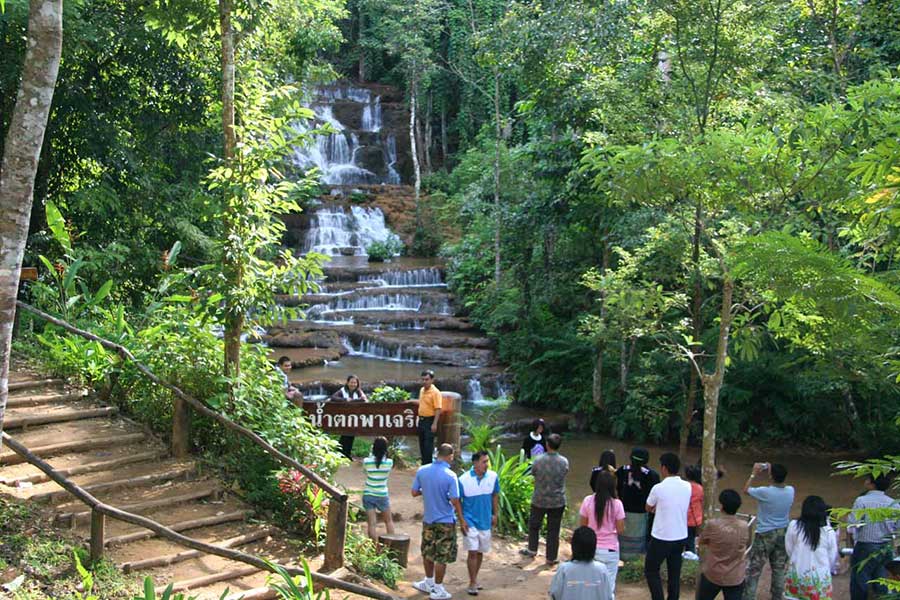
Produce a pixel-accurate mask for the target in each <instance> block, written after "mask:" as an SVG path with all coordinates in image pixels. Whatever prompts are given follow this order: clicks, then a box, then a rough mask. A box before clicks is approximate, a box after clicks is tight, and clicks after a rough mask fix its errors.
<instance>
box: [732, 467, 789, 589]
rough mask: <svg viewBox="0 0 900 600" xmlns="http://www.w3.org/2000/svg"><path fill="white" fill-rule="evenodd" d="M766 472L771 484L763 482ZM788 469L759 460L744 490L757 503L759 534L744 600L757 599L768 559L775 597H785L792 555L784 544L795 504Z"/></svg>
mask: <svg viewBox="0 0 900 600" xmlns="http://www.w3.org/2000/svg"><path fill="white" fill-rule="evenodd" d="M763 474H766V476H767V479H768V480H769V481H768V485H757V486H754V485H753V484H754V483H761V482H760V479H762V477H763ZM786 477H787V469H786V468H785V467H784V465H780V464H778V463H775V464H769V463H755V464H754V465H753V471H752V472H751V473H750V477H749V478H748V479H747V483H745V484H744V493H745V494H748V495H749V496H750V497H751V498H753V499H755V500H756V502H757V506H758V510H757V515H756V535H755V536H754V538H753V546H752V547H751V548H750V563H749V565H748V566H747V577H746V579H745V580H744V600H756V588H757V586H758V585H759V576H760V575H761V574H762V571H763V567H764V566H765V564H766V562H768V563H769V566H770V567H771V568H772V587H771V590H772V600H782V598H784V577H785V571H786V569H787V562H788V555H787V550H786V549H785V546H784V534H785V532H786V531H787V526H788V523H790V513H791V505H792V504H793V503H794V488H793V486H790V485H785V484H784V480H785V478H786Z"/></svg>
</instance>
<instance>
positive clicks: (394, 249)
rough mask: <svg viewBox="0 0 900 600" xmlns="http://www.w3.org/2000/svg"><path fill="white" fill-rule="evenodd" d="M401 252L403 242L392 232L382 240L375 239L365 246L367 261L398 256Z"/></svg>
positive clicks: (379, 260) (383, 259)
mask: <svg viewBox="0 0 900 600" xmlns="http://www.w3.org/2000/svg"><path fill="white" fill-rule="evenodd" d="M401 252H403V242H401V241H400V238H399V237H397V236H396V235H393V234H391V235H390V236H388V238H387V239H386V240H384V241H383V242H377V241H376V242H372V243H371V244H369V245H368V246H366V254H368V255H369V262H384V261H386V260H390V259H392V258H394V257H395V256H398V255H399V254H400V253H401Z"/></svg>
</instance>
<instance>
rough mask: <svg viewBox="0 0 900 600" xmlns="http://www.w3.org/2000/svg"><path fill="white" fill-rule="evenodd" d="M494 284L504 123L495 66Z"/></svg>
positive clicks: (497, 273) (497, 282)
mask: <svg viewBox="0 0 900 600" xmlns="http://www.w3.org/2000/svg"><path fill="white" fill-rule="evenodd" d="M494 128H495V131H494V135H495V139H494V285H495V286H496V287H497V288H499V287H500V234H501V227H502V223H503V215H502V213H501V212H500V143H501V139H502V136H503V124H502V123H501V122H500V71H499V69H497V68H494Z"/></svg>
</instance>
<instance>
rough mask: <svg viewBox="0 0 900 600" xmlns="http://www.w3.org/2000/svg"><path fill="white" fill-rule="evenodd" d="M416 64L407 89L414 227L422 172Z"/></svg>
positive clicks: (417, 218)
mask: <svg viewBox="0 0 900 600" xmlns="http://www.w3.org/2000/svg"><path fill="white" fill-rule="evenodd" d="M416 87H417V82H416V65H415V64H413V73H412V81H411V82H410V90H409V145H410V150H411V152H410V153H411V154H412V159H413V174H414V177H415V191H416V227H418V226H419V225H421V221H420V218H421V215H420V214H419V193H420V191H421V189H422V173H421V171H420V169H419V150H418V147H417V145H416Z"/></svg>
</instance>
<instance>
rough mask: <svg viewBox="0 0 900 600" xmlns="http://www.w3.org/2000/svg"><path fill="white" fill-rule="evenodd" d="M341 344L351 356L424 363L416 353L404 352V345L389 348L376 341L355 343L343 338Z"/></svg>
mask: <svg viewBox="0 0 900 600" xmlns="http://www.w3.org/2000/svg"><path fill="white" fill-rule="evenodd" d="M341 342H342V343H343V344H344V347H345V348H347V350H348V351H349V352H350V356H363V357H367V358H380V359H381V360H390V361H394V362H411V363H420V362H422V359H421V357H420V356H419V355H418V354H417V353H416V352H414V351H413V352H410V351H408V350H404V349H403V346H402V345H398V346H397V347H396V348H389V347H387V346H384V345H382V344H379V343H378V342H376V341H375V340H360V342H359V343H354V342H353V341H351V340H350V339H348V338H342V339H341Z"/></svg>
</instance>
